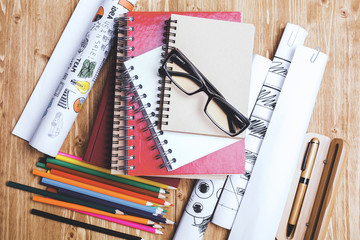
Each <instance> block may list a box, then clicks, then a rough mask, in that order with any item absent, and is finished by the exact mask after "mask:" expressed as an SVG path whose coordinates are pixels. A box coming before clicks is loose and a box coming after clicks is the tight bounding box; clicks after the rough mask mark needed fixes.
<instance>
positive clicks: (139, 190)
mask: <svg viewBox="0 0 360 240" xmlns="http://www.w3.org/2000/svg"><path fill="white" fill-rule="evenodd" d="M46 167H48V168H51V169H57V170H59V171H62V172H66V173H70V174H72V175H76V176H79V177H83V178H87V179H91V180H94V181H97V182H101V183H105V184H108V185H111V186H115V187H119V188H122V189H126V190H129V191H132V192H137V193H140V194H144V195H147V196H151V197H155V198H165V196H164V195H162V194H161V193H156V192H153V191H149V190H147V189H142V188H138V187H134V186H131V185H127V184H124V183H120V182H116V181H113V180H110V179H106V178H101V177H98V176H95V175H92V174H88V173H84V172H80V171H76V170H73V169H70V168H66V167H63V166H59V165H56V164H52V163H46Z"/></svg>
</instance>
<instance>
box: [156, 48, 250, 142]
mask: <svg viewBox="0 0 360 240" xmlns="http://www.w3.org/2000/svg"><path fill="white" fill-rule="evenodd" d="M168 62H171V63H175V64H177V65H178V66H179V67H180V68H182V69H183V70H185V71H187V72H189V73H190V74H188V73H185V72H176V71H172V69H169V68H167V66H166V63H168ZM159 74H160V75H161V76H162V77H164V76H167V77H168V78H169V79H170V81H171V82H172V83H174V84H175V86H176V87H178V88H179V89H180V90H181V91H182V92H184V93H185V94H186V95H188V96H191V95H194V94H196V93H199V92H204V93H205V94H207V95H208V100H207V102H206V104H205V107H204V112H205V114H206V115H207V116H208V117H209V118H210V120H211V121H212V122H213V123H214V124H215V125H216V126H217V127H218V128H219V129H221V130H222V131H223V132H225V133H226V134H228V135H229V136H231V137H235V136H237V135H239V134H240V133H242V132H243V131H244V130H245V129H246V128H247V127H248V126H249V125H250V121H249V120H248V119H247V118H246V117H245V116H244V115H243V114H242V113H241V112H239V111H238V110H237V109H236V108H235V107H233V106H232V105H231V104H230V103H229V102H227V101H226V99H225V97H224V96H223V95H222V94H221V93H220V92H219V91H218V90H217V89H216V88H215V86H214V85H212V84H211V82H210V81H209V80H208V79H207V78H206V77H205V76H204V75H203V74H202V73H201V72H200V71H199V70H198V69H197V68H196V67H195V66H194V65H193V64H192V63H191V61H190V60H189V59H188V58H187V57H186V56H185V55H184V54H183V53H182V52H181V51H180V50H179V49H178V48H173V49H172V50H171V51H170V52H169V53H168V55H167V56H166V58H165V59H164V62H163V63H162V65H161V67H160V68H159ZM191 74H193V75H194V76H193V75H191ZM172 76H175V77H176V76H179V77H185V78H189V79H191V80H192V81H193V82H194V83H195V84H197V85H198V86H199V89H197V90H196V91H194V92H188V91H186V90H185V89H183V88H182V87H181V85H179V84H178V83H177V82H176V80H174V79H173V78H172ZM212 100H214V101H215V103H216V104H217V105H219V104H218V103H221V104H222V105H223V106H219V107H221V109H222V110H223V111H224V112H225V113H226V114H227V116H228V120H236V121H237V122H239V121H238V120H237V119H235V118H234V117H233V118H232V119H229V118H230V117H229V116H231V115H229V113H230V111H231V113H232V114H234V116H237V117H238V118H239V119H240V121H241V124H242V126H241V127H240V126H239V131H237V132H234V133H233V132H230V131H227V130H225V129H224V128H223V127H222V126H221V125H219V124H218V123H217V122H216V121H215V119H213V118H212V117H211V115H210V114H209V113H208V112H207V107H208V105H209V103H210V102H211V101H212ZM229 126H230V127H231V126H232V125H231V124H229Z"/></svg>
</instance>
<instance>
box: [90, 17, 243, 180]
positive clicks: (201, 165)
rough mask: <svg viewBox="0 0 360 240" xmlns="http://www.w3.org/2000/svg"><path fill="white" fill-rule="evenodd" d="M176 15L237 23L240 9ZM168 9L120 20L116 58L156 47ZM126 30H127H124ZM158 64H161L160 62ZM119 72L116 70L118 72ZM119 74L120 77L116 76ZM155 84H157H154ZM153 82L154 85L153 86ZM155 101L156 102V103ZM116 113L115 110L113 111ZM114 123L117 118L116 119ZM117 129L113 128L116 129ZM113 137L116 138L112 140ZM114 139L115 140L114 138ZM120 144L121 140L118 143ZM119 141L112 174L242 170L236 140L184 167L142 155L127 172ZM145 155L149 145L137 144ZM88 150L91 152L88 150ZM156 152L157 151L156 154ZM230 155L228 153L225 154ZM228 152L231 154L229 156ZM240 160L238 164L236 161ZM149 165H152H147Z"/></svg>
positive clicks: (239, 151)
mask: <svg viewBox="0 0 360 240" xmlns="http://www.w3.org/2000/svg"><path fill="white" fill-rule="evenodd" d="M176 13H177V14H184V15H192V16H199V17H204V18H211V19H224V20H225V19H226V20H228V21H236V22H240V20H241V13H240V12H176ZM170 15H171V12H129V13H128V14H127V16H126V17H125V18H122V19H120V24H119V25H120V29H121V30H123V31H122V33H121V34H119V35H120V36H119V42H118V48H117V49H118V60H119V61H120V62H121V61H122V60H126V59H129V58H131V57H133V56H137V55H139V54H142V53H145V52H146V51H148V50H149V49H153V48H155V47H159V46H161V45H162V42H163V39H164V36H163V33H164V26H165V24H164V22H165V20H167V19H169V17H170ZM124 30H126V31H124ZM159 65H160V63H159ZM117 74H118V75H119V74H120V73H119V71H118V73H117ZM118 77H119V76H118ZM156 84H157V83H156ZM156 84H155V85H156ZM156 104H158V103H156ZM115 112H116V111H115ZM115 123H117V121H115ZM115 130H116V128H115ZM114 133H115V135H118V136H120V135H122V134H124V133H125V131H124V130H121V133H120V134H119V133H118V132H117V131H115V132H114ZM142 135H147V136H146V137H149V136H150V134H149V133H148V132H146V133H142ZM115 140H116V139H115ZM121 141H122V143H121V144H125V141H127V140H126V139H121ZM115 142H116V141H115ZM119 144H120V143H119ZM119 144H117V145H115V148H114V150H113V154H112V163H111V165H112V167H113V172H114V173H126V174H129V175H184V174H185V175H187V176H191V175H193V174H202V175H204V174H205V175H207V174H217V175H221V174H228V173H234V174H235V173H239V172H243V171H244V170H243V163H242V162H243V161H242V159H243V156H242V155H243V151H242V149H243V142H242V141H238V142H236V143H234V144H230V145H228V146H227V147H225V148H224V149H221V150H220V151H216V152H214V153H212V154H210V155H208V156H204V157H202V158H200V159H198V160H197V161H196V162H192V163H189V164H187V165H185V166H183V167H179V168H177V169H176V170H174V171H171V172H168V171H167V170H166V169H165V168H159V165H160V164H161V163H162V161H161V160H155V159H153V157H152V156H153V155H152V154H150V155H146V156H145V157H142V158H141V160H142V161H141V162H142V164H139V163H138V160H139V159H134V160H132V161H131V164H133V165H137V166H140V167H136V168H135V169H134V170H132V171H129V169H130V166H129V164H126V162H129V161H130V160H128V159H124V158H123V155H124V154H127V152H128V150H127V149H122V150H120V149H118V148H117V147H119ZM140 146H141V148H142V150H143V152H144V154H146V153H148V152H149V148H148V146H146V145H144V144H141V145H140ZM89 151H91V150H90V149H89ZM156 151H157V150H153V151H152V153H155V152H156ZM157 154H158V153H157ZM228 155H229V156H228ZM230 155H231V156H230ZM223 157H224V158H225V157H226V159H224V160H223V161H224V162H225V164H223V165H221V166H220V167H219V166H214V164H213V163H214V161H216V159H221V158H223ZM238 159H240V161H239V162H240V164H238V162H237V161H235V160H238ZM148 166H151V167H148Z"/></svg>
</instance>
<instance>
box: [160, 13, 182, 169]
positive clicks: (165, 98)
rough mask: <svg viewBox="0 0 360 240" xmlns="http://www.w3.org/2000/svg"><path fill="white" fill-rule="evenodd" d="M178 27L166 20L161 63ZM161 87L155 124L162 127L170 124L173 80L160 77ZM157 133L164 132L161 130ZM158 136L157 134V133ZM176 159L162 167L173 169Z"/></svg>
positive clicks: (169, 48) (164, 142)
mask: <svg viewBox="0 0 360 240" xmlns="http://www.w3.org/2000/svg"><path fill="white" fill-rule="evenodd" d="M176 28H177V21H176V20H171V19H169V20H167V21H165V26H164V30H165V31H164V34H163V36H164V39H163V45H162V52H161V57H162V59H161V62H160V63H161V64H163V63H164V59H165V57H166V55H167V53H168V52H169V51H171V50H172V49H173V48H174V47H173V44H175V41H176V40H175V38H176V32H175V31H176ZM158 84H159V87H158V91H159V93H158V95H157V96H158V98H159V99H160V100H159V101H157V104H158V107H157V108H156V114H155V117H156V118H157V121H155V125H157V126H158V127H160V129H161V126H163V125H168V121H167V119H168V118H169V110H170V109H169V104H170V100H169V98H170V96H171V81H170V79H168V78H167V77H163V78H162V79H159V81H158ZM157 134H160V135H161V134H162V132H161V131H160V132H159V133H157ZM156 136H157V135H156ZM165 144H167V140H164V141H162V142H161V143H159V145H161V146H162V145H165ZM171 153H172V150H171V149H168V150H166V151H165V152H164V154H165V155H166V156H168V155H170V154H171ZM156 158H157V159H159V158H161V156H160V155H157V156H156ZM175 162H176V159H175V158H173V159H171V160H169V159H167V160H166V161H164V163H163V164H161V165H160V167H161V168H164V167H165V168H166V169H167V170H169V171H170V170H172V166H171V164H172V163H175Z"/></svg>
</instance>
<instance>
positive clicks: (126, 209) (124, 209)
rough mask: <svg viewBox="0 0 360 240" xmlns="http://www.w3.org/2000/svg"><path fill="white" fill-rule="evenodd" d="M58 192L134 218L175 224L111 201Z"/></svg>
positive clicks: (70, 192)
mask: <svg viewBox="0 0 360 240" xmlns="http://www.w3.org/2000/svg"><path fill="white" fill-rule="evenodd" d="M58 191H59V193H60V194H64V195H67V196H71V197H74V198H79V199H82V200H85V201H89V202H93V203H97V204H99V205H101V204H102V205H105V206H109V207H113V208H116V209H118V210H120V211H122V212H124V213H127V214H130V215H133V216H138V217H143V218H147V219H150V220H152V221H154V222H160V223H170V224H173V222H172V221H170V220H168V219H166V218H163V217H161V216H154V215H153V214H151V213H148V212H144V211H141V210H139V209H136V208H132V207H127V206H123V205H119V204H117V203H113V202H109V201H106V200H102V199H98V198H95V197H91V196H87V195H84V194H81V193H77V192H74V191H70V190H67V189H62V188H59V189H58Z"/></svg>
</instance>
